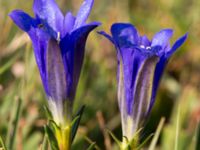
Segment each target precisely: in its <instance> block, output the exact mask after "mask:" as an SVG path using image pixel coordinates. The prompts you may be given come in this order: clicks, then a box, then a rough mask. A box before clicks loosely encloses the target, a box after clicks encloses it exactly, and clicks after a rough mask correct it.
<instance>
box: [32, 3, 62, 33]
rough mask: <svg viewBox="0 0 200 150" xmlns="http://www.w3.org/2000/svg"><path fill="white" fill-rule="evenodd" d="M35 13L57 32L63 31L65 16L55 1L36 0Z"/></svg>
mask: <svg viewBox="0 0 200 150" xmlns="http://www.w3.org/2000/svg"><path fill="white" fill-rule="evenodd" d="M33 11H34V13H35V15H36V16H38V17H39V18H40V19H43V20H46V22H47V23H48V24H49V26H51V28H53V29H54V30H55V31H56V32H61V31H62V28H63V21H64V16H63V14H62V12H61V11H60V9H59V7H58V5H57V4H56V2H55V1H54V0H34V4H33Z"/></svg>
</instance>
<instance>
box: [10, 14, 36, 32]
mask: <svg viewBox="0 0 200 150" xmlns="http://www.w3.org/2000/svg"><path fill="white" fill-rule="evenodd" d="M9 16H10V17H11V19H12V20H13V21H14V22H15V24H16V25H17V26H18V27H19V28H20V29H22V30H23V31H25V32H28V31H30V29H31V26H35V22H34V19H33V18H32V17H30V16H29V15H28V14H27V13H25V12H23V11H22V10H14V11H12V12H11V13H10V14H9Z"/></svg>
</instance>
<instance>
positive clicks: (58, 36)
mask: <svg viewBox="0 0 200 150" xmlns="http://www.w3.org/2000/svg"><path fill="white" fill-rule="evenodd" d="M56 40H57V41H58V43H59V42H60V32H58V33H57V39H56Z"/></svg>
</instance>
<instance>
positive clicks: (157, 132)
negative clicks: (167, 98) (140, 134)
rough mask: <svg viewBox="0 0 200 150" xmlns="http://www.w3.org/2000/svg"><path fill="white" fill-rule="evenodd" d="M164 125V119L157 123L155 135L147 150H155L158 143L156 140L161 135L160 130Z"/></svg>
mask: <svg viewBox="0 0 200 150" xmlns="http://www.w3.org/2000/svg"><path fill="white" fill-rule="evenodd" d="M164 123H165V118H164V117H162V118H161V120H160V122H159V125H158V127H157V129H156V133H155V135H154V137H153V140H152V141H151V144H150V146H149V150H154V149H155V146H156V143H157V141H158V138H159V136H160V133H161V130H162V128H163V125H164Z"/></svg>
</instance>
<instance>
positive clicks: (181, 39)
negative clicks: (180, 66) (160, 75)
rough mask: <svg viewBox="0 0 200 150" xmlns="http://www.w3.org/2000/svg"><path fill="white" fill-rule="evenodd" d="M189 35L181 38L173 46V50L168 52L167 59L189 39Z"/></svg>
mask: <svg viewBox="0 0 200 150" xmlns="http://www.w3.org/2000/svg"><path fill="white" fill-rule="evenodd" d="M187 37H188V33H186V34H185V35H183V36H182V37H180V38H179V39H178V40H177V41H176V42H175V43H174V45H173V46H172V48H171V50H170V51H168V52H167V54H166V57H167V58H169V57H170V56H171V55H172V54H173V53H174V52H175V51H176V50H177V49H178V48H179V47H180V46H181V45H182V44H183V43H184V42H185V40H186V39H187Z"/></svg>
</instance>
